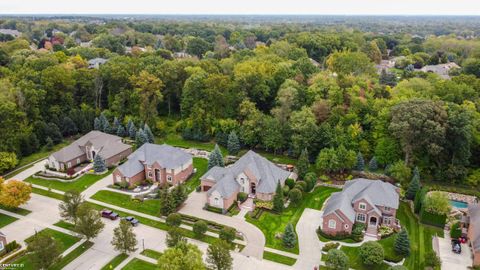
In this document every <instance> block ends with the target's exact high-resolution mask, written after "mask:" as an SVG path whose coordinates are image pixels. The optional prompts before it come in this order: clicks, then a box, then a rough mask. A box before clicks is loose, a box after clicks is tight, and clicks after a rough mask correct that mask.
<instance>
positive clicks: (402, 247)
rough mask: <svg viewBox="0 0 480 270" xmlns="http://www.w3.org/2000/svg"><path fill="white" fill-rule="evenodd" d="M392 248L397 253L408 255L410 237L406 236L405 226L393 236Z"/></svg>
mask: <svg viewBox="0 0 480 270" xmlns="http://www.w3.org/2000/svg"><path fill="white" fill-rule="evenodd" d="M393 248H394V249H395V252H396V253H397V254H400V255H402V256H408V255H410V239H409V238H408V233H407V230H406V229H405V228H403V229H402V230H401V231H400V233H399V234H398V235H397V237H396V238H395V243H394V244H393Z"/></svg>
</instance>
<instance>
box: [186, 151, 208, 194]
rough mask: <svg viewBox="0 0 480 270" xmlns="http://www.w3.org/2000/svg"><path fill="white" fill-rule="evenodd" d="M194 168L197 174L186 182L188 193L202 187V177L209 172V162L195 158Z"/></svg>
mask: <svg viewBox="0 0 480 270" xmlns="http://www.w3.org/2000/svg"><path fill="white" fill-rule="evenodd" d="M193 167H194V168H196V169H197V172H196V173H195V174H194V175H192V177H190V179H188V180H187V182H185V188H186V190H187V192H188V193H191V192H192V191H194V190H195V189H196V188H197V187H198V186H199V185H200V177H201V176H202V175H204V174H205V173H206V172H207V167H208V160H206V159H204V158H198V157H194V158H193Z"/></svg>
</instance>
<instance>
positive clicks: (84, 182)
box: [25, 169, 113, 192]
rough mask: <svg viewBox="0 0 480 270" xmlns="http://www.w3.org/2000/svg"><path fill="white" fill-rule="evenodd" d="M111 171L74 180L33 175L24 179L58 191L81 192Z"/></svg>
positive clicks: (86, 175)
mask: <svg viewBox="0 0 480 270" xmlns="http://www.w3.org/2000/svg"><path fill="white" fill-rule="evenodd" d="M112 171H113V169H110V170H108V172H106V173H104V174H85V175H82V176H81V177H80V178H78V179H76V180H75V181H69V182H62V181H56V180H46V179H41V178H35V177H33V176H30V177H28V178H27V179H25V181H26V182H29V183H32V184H35V185H39V186H44V187H47V188H51V189H56V190H60V191H69V190H76V191H79V192H82V191H84V190H85V189H87V188H88V187H89V186H91V185H93V184H95V183H96V182H97V181H99V180H101V179H103V178H104V177H106V176H108V175H109V174H111V173H112Z"/></svg>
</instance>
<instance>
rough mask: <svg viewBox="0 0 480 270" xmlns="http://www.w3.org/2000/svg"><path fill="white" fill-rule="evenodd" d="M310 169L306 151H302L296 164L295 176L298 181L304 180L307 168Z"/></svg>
mask: <svg viewBox="0 0 480 270" xmlns="http://www.w3.org/2000/svg"><path fill="white" fill-rule="evenodd" d="M309 167H310V161H309V160H308V151H307V148H305V149H303V150H302V153H301V154H300V156H299V157H298V162H297V167H296V170H297V175H298V178H299V179H304V177H305V174H306V173H307V172H308V168H309Z"/></svg>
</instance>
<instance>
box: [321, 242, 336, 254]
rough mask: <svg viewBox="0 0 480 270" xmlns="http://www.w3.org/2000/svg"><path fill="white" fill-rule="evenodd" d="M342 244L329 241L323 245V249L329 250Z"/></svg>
mask: <svg viewBox="0 0 480 270" xmlns="http://www.w3.org/2000/svg"><path fill="white" fill-rule="evenodd" d="M339 246H340V243H338V242H328V243H326V244H325V245H324V246H323V247H322V251H325V252H328V251H329V250H331V249H337V248H338V247H339Z"/></svg>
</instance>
